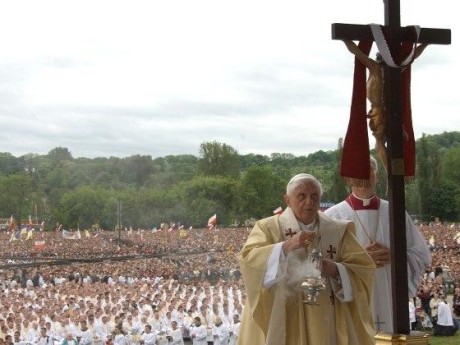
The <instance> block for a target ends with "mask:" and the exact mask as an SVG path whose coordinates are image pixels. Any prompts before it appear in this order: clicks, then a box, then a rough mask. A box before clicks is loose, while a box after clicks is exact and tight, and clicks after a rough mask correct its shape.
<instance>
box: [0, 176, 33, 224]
mask: <svg viewBox="0 0 460 345" xmlns="http://www.w3.org/2000/svg"><path fill="white" fill-rule="evenodd" d="M31 186H32V183H31V177H30V175H29V174H28V173H25V172H24V173H19V174H14V175H9V176H4V177H0V210H2V211H1V212H2V217H5V218H6V217H9V216H11V215H13V216H14V218H16V219H18V220H19V219H25V218H27V217H28V215H30V214H32V213H33V212H32V211H33V204H32V201H31V197H32V195H33V191H32V188H31Z"/></svg>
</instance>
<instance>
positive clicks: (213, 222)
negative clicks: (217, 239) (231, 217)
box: [208, 214, 217, 230]
mask: <svg viewBox="0 0 460 345" xmlns="http://www.w3.org/2000/svg"><path fill="white" fill-rule="evenodd" d="M216 224H217V215H216V214H214V215H213V216H211V218H209V220H208V230H212V229H213V228H214V227H215V226H216Z"/></svg>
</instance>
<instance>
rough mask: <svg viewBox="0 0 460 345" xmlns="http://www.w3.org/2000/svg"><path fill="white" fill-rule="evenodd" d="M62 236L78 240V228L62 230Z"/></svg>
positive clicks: (79, 235) (79, 236)
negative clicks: (75, 229) (73, 230)
mask: <svg viewBox="0 0 460 345" xmlns="http://www.w3.org/2000/svg"><path fill="white" fill-rule="evenodd" d="M62 238H65V239H67V240H78V239H80V238H81V234H80V230H77V231H75V232H72V231H68V230H64V229H63V230H62Z"/></svg>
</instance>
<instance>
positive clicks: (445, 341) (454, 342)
mask: <svg viewBox="0 0 460 345" xmlns="http://www.w3.org/2000/svg"><path fill="white" fill-rule="evenodd" d="M428 344H430V345H459V344H460V332H458V331H457V334H456V335H455V336H453V337H433V336H432V335H430V338H429V340H428Z"/></svg>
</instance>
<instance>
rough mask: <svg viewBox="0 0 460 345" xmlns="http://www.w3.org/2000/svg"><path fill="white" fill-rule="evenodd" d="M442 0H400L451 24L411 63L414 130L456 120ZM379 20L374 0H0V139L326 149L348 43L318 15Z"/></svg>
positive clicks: (28, 143)
mask: <svg viewBox="0 0 460 345" xmlns="http://www.w3.org/2000/svg"><path fill="white" fill-rule="evenodd" d="M455 6H456V1H455V0H438V1H432V0H430V1H428V0H401V23H402V25H404V26H405V25H412V24H417V25H420V26H422V27H428V28H449V29H451V30H452V45H446V46H441V45H436V46H435V45H433V46H429V47H428V48H427V49H426V50H425V52H424V53H423V54H422V56H421V57H420V58H419V59H417V60H416V62H415V63H414V66H413V72H412V75H413V76H412V108H413V121H414V130H415V135H416V138H417V139H418V138H420V137H421V135H422V133H426V134H440V133H442V132H444V131H454V130H455V131H458V130H460V96H459V91H458V84H455V85H457V86H456V87H454V82H458V80H459V76H460V62H459V61H460V48H459V46H458V44H457V42H456V40H455V38H456V35H457V33H458V32H459V31H460V24H459V22H460V21H459V19H458V18H459V17H458V11H456V10H454V8H455V9H456V7H455ZM383 22H384V12H383V0H347V1H343V0H321V1H309V0H299V1H294V0H275V1H269V0H264V1H258V0H242V1H240V0H231V1H227V0H225V1H221V0H210V1H204V0H193V1H192V0H184V1H179V0H150V1H136V0H127V1H114V0H110V1H100V0H90V1H82V0H78V1H66V0H58V1H45V0H40V1H36V0H34V1H21V0H15V1H2V2H1V3H0V51H1V53H0V121H1V125H2V136H1V141H0V143H1V144H0V145H1V146H0V152H10V153H12V154H13V155H15V156H20V155H23V154H26V153H37V154H46V153H47V152H49V151H50V150H51V149H53V148H55V147H58V146H61V147H67V148H68V149H69V150H70V152H71V153H72V155H73V156H74V157H88V158H94V157H110V156H116V157H127V156H131V155H134V154H142V155H151V156H152V157H154V158H155V157H163V156H166V155H177V154H193V155H198V151H199V146H200V144H201V143H202V142H205V141H214V140H216V141H218V142H221V143H226V144H228V145H230V146H232V147H233V148H235V149H236V150H237V151H238V152H239V153H240V154H247V153H258V154H264V155H270V154H271V153H273V152H279V153H292V154H294V155H307V154H309V153H312V152H316V151H318V150H334V149H336V147H337V142H338V139H339V138H340V137H344V135H345V132H346V127H347V124H348V120H349V106H350V101H351V87H352V76H353V56H352V55H351V54H350V53H349V52H348V51H347V50H346V47H345V45H344V44H343V43H342V42H340V41H334V40H332V39H331V24H332V23H353V24H369V23H378V24H383ZM373 53H375V52H374V50H373ZM370 137H371V136H370ZM371 145H373V138H372V137H371Z"/></svg>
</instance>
